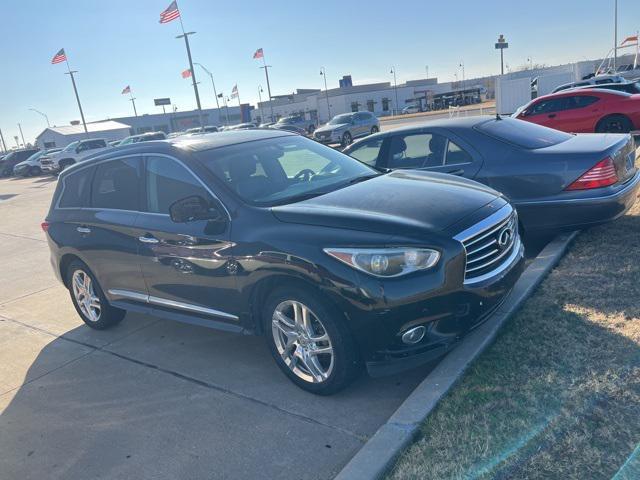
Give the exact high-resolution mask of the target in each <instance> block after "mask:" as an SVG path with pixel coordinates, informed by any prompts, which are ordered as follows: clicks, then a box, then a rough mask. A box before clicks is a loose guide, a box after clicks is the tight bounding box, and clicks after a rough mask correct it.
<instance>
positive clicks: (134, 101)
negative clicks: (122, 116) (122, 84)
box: [129, 89, 138, 117]
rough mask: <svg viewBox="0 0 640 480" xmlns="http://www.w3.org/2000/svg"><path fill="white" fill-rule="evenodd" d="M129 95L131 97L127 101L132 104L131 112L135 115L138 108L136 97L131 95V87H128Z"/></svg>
mask: <svg viewBox="0 0 640 480" xmlns="http://www.w3.org/2000/svg"><path fill="white" fill-rule="evenodd" d="M129 96H130V97H131V98H130V99H129V101H130V102H131V105H133V114H134V115H135V116H136V117H137V116H138V110H136V99H135V98H134V97H133V92H132V91H131V89H129Z"/></svg>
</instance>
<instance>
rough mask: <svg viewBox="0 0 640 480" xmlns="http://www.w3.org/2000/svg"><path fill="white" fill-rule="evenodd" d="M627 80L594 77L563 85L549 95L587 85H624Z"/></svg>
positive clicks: (613, 77)
mask: <svg viewBox="0 0 640 480" xmlns="http://www.w3.org/2000/svg"><path fill="white" fill-rule="evenodd" d="M626 81H627V80H626V79H625V78H624V77H621V76H620V75H596V76H595V77H591V78H587V79H586V80H580V81H578V82H571V83H565V84H563V85H559V86H557V87H556V88H554V89H553V90H552V91H551V93H556V92H560V91H562V90H567V89H569V88H576V87H585V86H587V85H606V84H611V83H625V82H626Z"/></svg>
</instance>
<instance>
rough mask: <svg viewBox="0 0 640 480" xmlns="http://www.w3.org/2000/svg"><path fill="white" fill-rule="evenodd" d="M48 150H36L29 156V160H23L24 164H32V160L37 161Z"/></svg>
mask: <svg viewBox="0 0 640 480" xmlns="http://www.w3.org/2000/svg"><path fill="white" fill-rule="evenodd" d="M47 151H48V150H38V151H37V152H36V153H34V154H33V155H31V156H30V157H29V158H27V159H26V160H25V163H26V162H33V161H34V160H37V159H39V158H40V157H41V156H43V155H44V154H45V153H47Z"/></svg>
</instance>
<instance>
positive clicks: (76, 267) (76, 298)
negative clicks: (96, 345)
mask: <svg viewBox="0 0 640 480" xmlns="http://www.w3.org/2000/svg"><path fill="white" fill-rule="evenodd" d="M87 279H88V281H86V280H87ZM66 284H67V288H69V294H70V295H71V301H72V302H73V306H74V307H75V309H76V312H78V315H80V318H82V320H83V321H84V323H86V324H87V326H89V327H91V328H93V329H95V330H105V329H107V328H110V327H113V326H115V325H117V324H118V323H120V322H121V321H122V319H123V318H124V316H125V314H126V311H124V310H121V309H119V308H115V307H112V306H111V305H109V302H108V301H107V298H106V297H105V296H104V293H103V291H102V288H100V284H98V281H97V280H96V277H95V276H94V275H93V273H92V272H91V270H89V267H87V266H86V265H85V264H84V263H82V262H81V261H79V260H74V261H73V262H71V264H70V265H69V267H68V268H67V272H66ZM87 297H90V298H88V299H87ZM85 299H87V300H86V301H83V300H85Z"/></svg>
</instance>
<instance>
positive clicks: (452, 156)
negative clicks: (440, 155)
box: [444, 140, 473, 165]
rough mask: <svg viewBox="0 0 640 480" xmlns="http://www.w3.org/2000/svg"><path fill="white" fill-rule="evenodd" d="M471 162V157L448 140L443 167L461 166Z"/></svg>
mask: <svg viewBox="0 0 640 480" xmlns="http://www.w3.org/2000/svg"><path fill="white" fill-rule="evenodd" d="M471 162H473V158H472V157H471V155H469V154H468V153H467V152H465V151H464V150H463V149H461V148H460V147H459V146H458V145H456V144H455V143H453V142H452V141H451V140H449V145H448V147H447V155H446V157H445V161H444V163H445V165H461V164H463V163H471Z"/></svg>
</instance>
